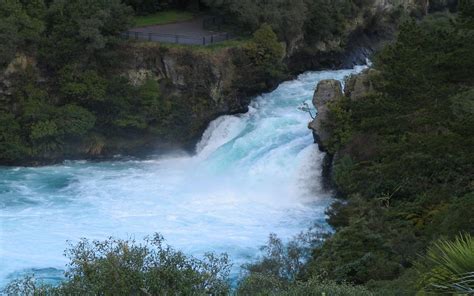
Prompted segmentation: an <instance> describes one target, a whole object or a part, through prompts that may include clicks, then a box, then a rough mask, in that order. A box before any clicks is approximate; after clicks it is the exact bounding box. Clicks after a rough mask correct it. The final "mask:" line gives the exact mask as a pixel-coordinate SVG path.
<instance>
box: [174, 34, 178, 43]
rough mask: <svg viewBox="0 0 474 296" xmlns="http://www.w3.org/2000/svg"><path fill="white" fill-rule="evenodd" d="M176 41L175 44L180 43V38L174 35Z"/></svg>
mask: <svg viewBox="0 0 474 296" xmlns="http://www.w3.org/2000/svg"><path fill="white" fill-rule="evenodd" d="M174 40H175V43H179V36H178V35H174Z"/></svg>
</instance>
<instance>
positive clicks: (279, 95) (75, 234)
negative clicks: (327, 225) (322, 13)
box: [0, 67, 362, 285]
mask: <svg viewBox="0 0 474 296" xmlns="http://www.w3.org/2000/svg"><path fill="white" fill-rule="evenodd" d="M361 69H362V68H361V67H358V68H355V69H352V70H341V71H323V72H308V73H305V74H302V75H300V76H299V77H298V79H296V80H293V81H289V82H285V83H282V84H281V85H280V86H279V87H278V89H276V90H275V91H273V92H271V93H268V94H264V95H262V96H260V97H257V98H255V99H254V100H253V102H252V104H251V106H250V111H249V112H248V113H246V114H240V115H232V116H222V117H220V118H218V119H216V120H215V121H213V122H212V123H211V124H210V125H209V128H208V129H207V130H206V132H205V133H204V134H203V136H202V140H201V142H200V143H199V144H198V145H197V154H196V155H195V156H182V155H181V156H174V157H173V156H168V157H160V158H157V159H154V160H144V161H113V162H102V163H92V162H84V161H82V162H67V163H64V164H63V165H57V166H49V167H42V168H3V169H0V258H1V261H0V285H4V284H5V283H6V282H7V281H9V280H11V279H12V278H14V277H17V276H19V275H20V274H21V273H22V272H25V271H32V270H33V271H34V272H35V273H36V274H37V275H39V276H40V277H44V278H46V279H50V280H55V279H58V276H59V275H58V274H60V272H59V271H58V270H61V269H64V268H65V264H66V262H67V260H66V259H65V258H64V257H63V256H62V254H63V250H64V249H65V247H66V241H67V240H70V241H72V242H75V241H77V240H78V239H80V238H82V237H86V238H90V239H106V238H107V237H109V236H116V237H120V238H127V237H130V236H133V237H135V238H137V239H140V238H142V237H144V236H146V235H150V234H153V233H154V232H159V233H161V234H163V235H164V236H165V238H166V239H167V242H168V243H169V244H171V245H173V246H174V247H175V248H178V249H181V250H183V251H185V252H187V253H189V254H192V255H196V256H200V255H202V254H203V253H204V252H206V251H215V252H226V253H228V254H229V255H230V258H231V259H232V260H233V262H234V266H235V270H234V271H235V272H237V271H238V267H239V266H240V264H242V263H244V262H246V261H247V260H249V259H251V258H254V257H255V255H256V254H257V253H258V248H259V246H260V245H262V244H264V243H265V241H266V239H267V236H268V234H269V233H276V234H277V235H279V236H280V237H282V238H284V239H288V238H290V237H291V236H293V235H295V234H297V233H298V232H300V231H302V230H305V229H306V228H307V227H309V226H311V225H312V224H313V223H315V222H317V223H321V224H323V223H324V209H325V207H326V206H327V205H328V203H329V202H330V197H329V196H328V195H327V194H325V193H324V192H322V190H321V188H320V184H319V181H320V177H321V161H322V157H323V154H322V153H320V152H319V151H318V149H317V146H316V145H314V144H313V138H312V135H311V133H310V131H309V130H308V129H307V124H308V121H309V120H310V118H309V116H308V114H306V113H304V112H301V111H299V110H298V108H297V107H298V106H299V105H300V104H301V103H302V102H305V101H306V102H310V100H311V98H312V95H313V92H314V87H315V86H316V84H317V82H318V81H319V80H322V79H329V78H332V79H340V80H342V79H343V78H344V77H345V76H347V75H349V74H351V73H355V72H358V71H360V70H361Z"/></svg>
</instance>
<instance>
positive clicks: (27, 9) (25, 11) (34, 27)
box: [0, 0, 45, 69]
mask: <svg viewBox="0 0 474 296" xmlns="http://www.w3.org/2000/svg"><path fill="white" fill-rule="evenodd" d="M44 11H45V5H44V3H43V1H40V0H34V1H28V4H27V5H23V4H22V2H21V1H19V0H7V1H1V2H0V44H1V46H0V69H2V68H3V67H5V66H6V65H7V64H8V63H9V62H10V61H11V60H12V59H13V57H14V56H15V54H17V53H19V52H30V51H32V50H34V47H35V46H34V44H35V43H36V42H38V40H39V36H40V35H41V34H42V32H43V30H44V22H43V20H42V15H43V13H44Z"/></svg>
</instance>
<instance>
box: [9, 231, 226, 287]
mask: <svg viewBox="0 0 474 296" xmlns="http://www.w3.org/2000/svg"><path fill="white" fill-rule="evenodd" d="M65 254H66V256H67V257H68V258H69V260H70V263H69V269H68V271H67V272H66V280H65V281H64V282H63V283H61V284H60V285H59V286H57V287H51V286H47V285H41V284H40V283H35V281H34V280H33V279H32V278H26V279H23V280H17V281H14V282H12V283H10V284H9V286H8V287H7V288H6V289H5V293H6V294H7V295H141V294H143V295H226V294H227V293H228V291H229V284H228V275H229V270H230V264H229V261H228V259H227V256H226V255H221V256H216V255H214V254H211V253H208V254H206V255H205V256H204V258H203V259H202V260H200V259H196V258H192V257H188V256H186V255H184V254H183V253H181V252H179V251H175V250H173V249H172V248H171V247H169V246H166V245H165V244H164V240H163V238H162V237H161V236H159V235H155V236H154V237H152V238H147V239H145V242H144V243H138V242H136V241H134V240H117V239H113V238H110V239H108V240H105V241H92V242H90V241H88V240H82V241H80V242H79V243H77V244H76V245H73V246H71V247H70V248H69V249H67V250H66V252H65Z"/></svg>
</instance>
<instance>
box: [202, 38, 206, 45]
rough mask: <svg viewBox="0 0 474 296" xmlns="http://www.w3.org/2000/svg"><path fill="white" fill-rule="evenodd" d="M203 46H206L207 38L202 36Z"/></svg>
mask: <svg viewBox="0 0 474 296" xmlns="http://www.w3.org/2000/svg"><path fill="white" fill-rule="evenodd" d="M202 45H206V36H202Z"/></svg>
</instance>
